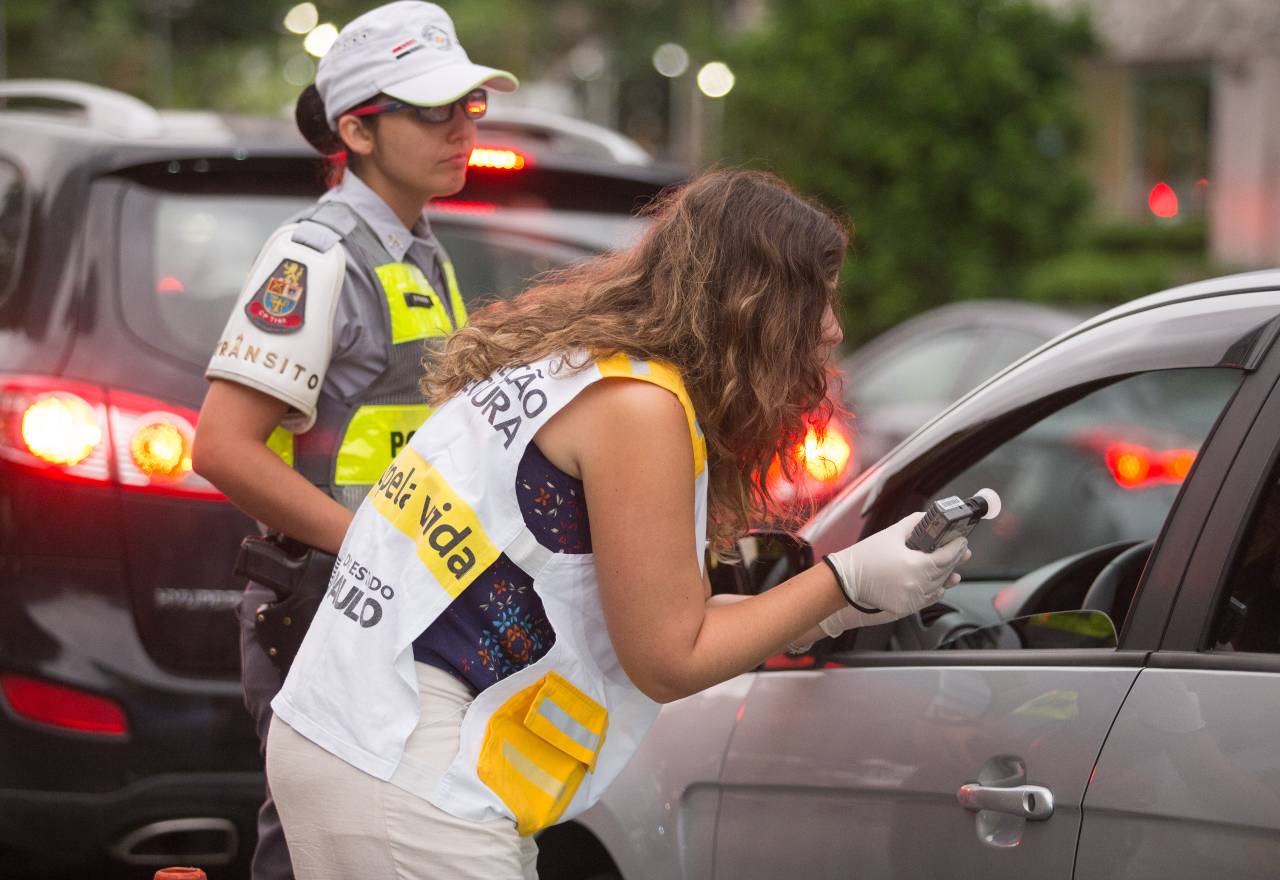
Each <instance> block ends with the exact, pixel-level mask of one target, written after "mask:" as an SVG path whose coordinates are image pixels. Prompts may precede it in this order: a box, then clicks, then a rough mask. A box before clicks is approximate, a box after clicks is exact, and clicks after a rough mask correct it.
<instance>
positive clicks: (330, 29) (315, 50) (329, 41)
mask: <svg viewBox="0 0 1280 880" xmlns="http://www.w3.org/2000/svg"><path fill="white" fill-rule="evenodd" d="M337 39H338V29H337V27H335V26H334V25H332V24H329V22H327V21H326V22H325V23H324V24H322V25H318V26H317V27H316V28H315V29H314V30H312V31H311V33H309V34H307V38H306V39H305V40H303V41H302V48H304V49H306V50H307V52H308V53H309V54H311V55H313V56H315V57H316V58H323V57H324V54H325V53H326V52H328V51H329V50H330V49H331V48H332V47H333V44H334V43H335V42H336V41H337Z"/></svg>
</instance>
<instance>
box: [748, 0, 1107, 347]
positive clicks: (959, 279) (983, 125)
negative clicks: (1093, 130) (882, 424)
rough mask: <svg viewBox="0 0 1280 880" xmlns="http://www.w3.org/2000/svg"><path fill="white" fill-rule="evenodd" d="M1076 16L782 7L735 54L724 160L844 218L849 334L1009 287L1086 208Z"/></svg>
mask: <svg viewBox="0 0 1280 880" xmlns="http://www.w3.org/2000/svg"><path fill="white" fill-rule="evenodd" d="M1092 45H1093V44H1092V37H1091V34H1090V30H1089V27H1088V25H1087V23H1086V22H1085V21H1084V20H1083V19H1075V20H1072V21H1064V20H1061V19H1059V18H1056V17H1055V16H1053V15H1052V14H1050V13H1049V12H1047V11H1045V10H1044V9H1043V8H1041V7H1039V6H1036V5H1034V4H1032V3H1030V2H1025V0H948V2H945V3H939V2H936V0H842V2H840V3H830V2H827V0H788V2H785V3H783V2H778V3H774V4H773V5H772V7H771V15H770V19H769V21H768V23H767V25H766V26H765V27H764V28H763V29H761V30H759V31H757V32H753V33H750V34H748V35H746V36H745V37H744V38H743V40H742V41H741V42H739V43H738V44H737V45H736V46H734V47H732V48H731V51H730V59H729V60H730V64H731V65H732V66H733V68H734V70H735V71H736V72H737V74H738V79H737V85H736V87H735V90H734V92H733V93H732V94H731V95H730V96H729V98H728V99H727V101H726V104H727V107H726V120H725V123H726V131H725V143H726V145H728V146H729V148H730V150H731V151H732V153H733V154H734V158H736V159H738V160H740V161H746V162H748V163H750V164H754V165H759V166H763V167H766V168H770V169H772V170H774V171H776V172H778V173H780V174H781V175H782V176H783V177H785V178H786V179H787V180H788V181H790V182H791V183H792V184H793V185H795V186H796V187H797V188H798V189H800V190H801V191H803V192H805V193H807V194H811V195H814V196H816V197H818V198H819V199H820V200H822V201H823V202H825V203H826V204H828V205H831V206H833V207H835V208H836V209H837V210H838V211H840V212H842V213H846V214H847V215H849V216H850V217H851V218H852V221H853V224H854V225H855V226H856V230H857V234H856V237H855V240H854V246H853V248H852V249H851V250H852V255H853V256H852V259H851V262H850V264H849V265H848V266H847V267H846V271H845V273H844V275H843V280H842V288H843V294H844V298H845V315H846V335H847V336H848V337H849V338H850V340H851V341H855V342H856V341H858V340H861V339H865V338H868V337H869V336H871V335H873V334H874V333H875V332H877V331H879V330H882V329H884V328H886V327H888V326H890V325H892V324H894V323H896V322H897V321H900V320H902V319H903V318H906V317H908V316H910V315H912V314H914V313H916V312H919V311H921V310H923V309H926V308H929V307H931V306H935V305H939V304H941V303H945V302H949V301H952V300H956V299H965V298H971V297H984V296H1010V295H1016V292H1017V291H1018V290H1019V288H1020V284H1021V281H1022V278H1023V276H1024V273H1025V271H1026V269H1027V267H1028V266H1030V265H1031V264H1033V263H1034V262H1035V261H1037V260H1040V259H1043V258H1045V257H1047V256H1049V255H1052V254H1054V253H1056V252H1059V251H1060V250H1062V249H1063V248H1064V247H1065V246H1066V244H1067V242H1068V241H1069V240H1070V236H1071V234H1072V232H1073V230H1074V227H1075V224H1076V222H1077V220H1078V218H1079V217H1080V215H1081V213H1082V211H1083V210H1084V208H1085V207H1086V204H1087V201H1088V192H1089V191H1088V188H1087V186H1086V184H1085V183H1084V181H1083V180H1082V179H1081V178H1080V176H1079V174H1078V172H1077V171H1076V170H1075V165H1074V163H1073V159H1074V157H1075V155H1076V154H1077V151H1078V149H1079V147H1080V143H1081V136H1082V130H1081V121H1080V119H1079V118H1078V114H1077V112H1076V110H1075V108H1074V106H1073V99H1074V82H1073V77H1072V74H1071V69H1072V64H1073V63H1074V61H1075V60H1076V59H1078V58H1080V57H1081V56H1083V55H1084V54H1085V53H1087V52H1088V51H1090V50H1091V48H1092Z"/></svg>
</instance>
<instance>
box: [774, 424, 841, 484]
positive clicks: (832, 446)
mask: <svg viewBox="0 0 1280 880" xmlns="http://www.w3.org/2000/svg"><path fill="white" fill-rule="evenodd" d="M789 458H790V462H789V463H790V464H791V465H792V466H793V473H794V476H793V477H792V478H791V479H787V477H786V476H785V475H784V474H783V471H782V461H781V460H780V459H779V458H778V457H776V456H775V457H774V459H773V461H772V462H771V463H770V465H769V470H768V472H767V473H766V474H765V482H766V484H767V485H768V487H769V491H770V493H771V494H773V496H774V497H775V498H777V499H778V500H780V501H782V502H784V503H786V502H791V501H794V500H796V499H797V498H802V497H804V496H811V497H818V498H824V497H826V496H827V495H829V494H830V493H831V492H832V491H834V490H835V489H837V488H839V487H840V486H841V485H842V484H843V483H844V481H845V480H846V479H847V478H848V476H849V472H850V469H851V467H852V464H853V441H852V440H850V439H849V434H848V431H847V429H846V428H845V427H844V426H843V425H842V424H840V423H839V422H837V421H836V420H835V419H832V420H831V421H829V422H828V423H827V427H826V432H825V433H824V434H822V435H821V436H819V433H818V429H817V428H816V427H815V426H813V425H809V427H808V430H807V431H806V432H805V438H804V442H803V443H798V444H796V445H795V446H794V447H792V449H791V451H790V453H789Z"/></svg>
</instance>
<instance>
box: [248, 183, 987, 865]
mask: <svg viewBox="0 0 1280 880" xmlns="http://www.w3.org/2000/svg"><path fill="white" fill-rule="evenodd" d="M845 246H846V236H845V233H844V231H843V230H842V228H841V226H840V224H839V223H837V222H836V221H834V220H833V219H832V218H831V217H830V216H829V215H828V214H827V213H825V212H824V211H822V210H821V209H819V208H818V207H816V206H814V205H812V204H810V203H808V202H806V201H804V200H802V199H800V198H799V197H797V196H796V195H795V194H793V193H792V192H791V191H790V190H789V189H788V188H787V187H786V186H785V185H784V184H783V183H782V182H781V181H780V180H778V179H777V178H775V177H772V176H769V175H765V174H758V173H749V172H734V171H722V172H716V173H712V174H708V175H706V176H703V177H701V178H699V179H697V180H695V181H693V182H692V183H690V184H688V185H687V186H686V187H684V188H683V189H682V190H679V191H677V192H676V193H674V194H672V195H670V196H668V197H667V198H666V199H665V200H664V201H663V202H662V204H661V205H660V206H659V207H658V209H657V210H656V211H655V212H654V213H653V215H652V222H651V225H650V227H649V229H648V231H647V232H646V234H645V235H644V237H643V238H642V239H641V241H640V242H639V243H638V244H636V245H635V246H634V247H632V248H631V249H629V250H626V251H622V252H618V253H615V254H611V255H606V256H603V257H600V258H597V259H596V260H594V261H591V262H588V263H585V264H580V265H578V266H576V267H573V268H569V269H566V270H563V271H562V273H561V274H559V275H558V276H556V277H555V278H553V279H552V280H550V281H548V282H547V283H544V284H542V285H541V286H538V287H535V288H533V289H531V290H529V291H527V292H525V293H524V294H522V295H521V296H520V297H518V298H517V299H516V300H515V301H514V302H509V303H500V304H496V305H493V306H489V307H487V308H486V309H484V310H482V311H481V312H479V313H478V314H477V315H476V316H474V317H473V319H472V323H471V325H470V326H469V327H466V328H464V329H462V330H460V331H459V332H458V333H456V334H455V335H454V336H452V337H451V338H450V340H449V342H448V343H447V347H446V349H445V350H444V351H443V352H435V353H433V354H430V355H428V357H427V360H426V367H427V370H426V374H425V378H424V379H423V387H424V389H425V390H426V392H427V396H428V399H429V400H430V401H431V402H432V403H433V404H435V405H437V406H438V407H439V408H438V409H437V410H436V411H435V413H434V414H433V415H432V417H431V421H430V423H429V425H430V430H429V431H426V430H424V431H420V432H419V433H417V434H416V435H415V436H414V437H413V439H412V440H411V441H410V442H409V444H408V445H407V447H406V448H405V449H404V450H403V451H401V452H400V453H399V454H398V455H397V456H396V458H395V460H394V461H393V462H392V463H391V465H390V467H388V468H387V470H386V471H385V473H383V474H382V476H381V477H380V478H379V480H378V481H377V483H376V484H375V486H374V487H373V489H372V490H371V491H370V493H369V495H368V497H367V498H366V500H365V501H364V503H363V504H362V505H361V506H360V509H359V510H358V511H357V513H356V516H355V519H354V521H353V523H352V526H351V529H350V530H349V531H348V532H347V536H346V538H345V540H344V541H343V544H342V549H341V551H340V554H339V559H338V565H337V567H336V569H335V574H334V580H333V582H332V584H331V586H330V589H329V592H328V594H327V596H326V599H325V601H324V602H323V603H322V604H321V607H320V610H319V611H318V612H317V614H316V618H315V621H314V622H313V624H312V626H311V629H310V631H309V632H308V634H307V637H306V639H305V641H304V642H303V644H302V647H301V650H300V651H299V653H298V657H297V660H296V661H295V663H294V665H293V668H292V670H291V671H290V673H289V677H288V680H287V681H286V682H285V685H284V687H283V688H282V689H281V691H280V694H279V695H278V696H277V697H276V699H275V701H274V703H273V704H272V706H273V708H274V710H275V717H274V720H273V721H272V723H271V730H270V734H269V737H268V744H267V774H268V778H269V780H270V783H271V788H272V791H273V792H275V795H276V797H277V801H278V804H279V808H280V816H281V819H282V821H283V822H284V827H285V832H286V834H287V835H288V837H289V842H290V845H291V846H292V847H293V851H294V854H295V866H296V867H297V869H298V875H299V876H300V877H302V878H307V880H310V878H339V877H355V876H360V877H387V878H390V877H427V876H431V877H449V878H456V880H466V878H477V880H479V878H485V880H498V878H516V877H526V878H528V877H534V876H536V874H535V871H536V868H535V862H536V854H537V848H536V846H535V845H534V843H533V838H532V835H533V834H535V833H536V832H537V831H539V830H540V829H542V828H545V827H547V826H548V825H551V824H554V823H556V822H559V821H563V820H565V819H567V818H569V817H571V816H573V815H576V814H578V813H580V812H581V811H582V810H585V809H586V808H587V807H588V806H590V805H591V804H592V803H593V802H594V801H596V800H597V799H598V798H599V797H600V795H601V794H602V792H603V791H604V790H605V788H606V787H607V786H608V785H609V784H610V782H611V781H612V780H613V779H614V778H615V777H616V776H617V774H618V773H619V771H621V770H622V768H623V767H624V766H625V764H626V763H627V761H628V760H629V759H630V758H631V756H632V755H633V754H634V753H635V750H636V748H637V746H638V744H639V742H640V740H641V738H642V737H643V736H644V734H645V731H646V730H647V728H648V727H649V725H650V723H651V722H652V721H653V719H654V717H655V716H656V714H657V712H658V706H659V703H663V702H667V701H670V700H675V699H679V698H681V697H683V696H686V695H688V694H692V693H695V692H697V691H699V690H702V689H703V688H707V687H710V686H711V685H713V684H715V683H717V682H721V681H724V680H726V679H728V678H730V677H732V676H735V675H738V674H740V673H742V672H746V671H748V670H750V669H752V668H754V667H755V666H757V665H758V664H760V663H761V662H762V661H763V660H765V659H766V658H767V657H769V656H770V655H773V654H776V653H778V652H780V651H781V650H783V649H784V647H786V646H788V645H789V644H794V643H796V642H804V641H812V640H814V639H815V638H817V637H819V636H821V635H823V634H827V635H835V634H837V633H839V632H841V631H843V630H844V629H847V628H850V627H853V626H859V625H863V624H866V623H869V622H874V623H879V622H883V621H887V620H892V619H894V618H895V617H898V616H901V615H905V614H908V613H911V612H912V611H914V610H917V609H919V608H922V607H924V606H925V605H928V604H930V603H932V602H934V601H935V600H936V599H937V598H938V597H939V596H940V595H941V593H942V590H943V589H944V587H946V586H947V585H948V584H950V583H953V582H954V581H955V579H956V578H955V576H953V575H952V569H953V568H954V566H955V565H956V564H957V563H958V562H959V561H960V559H961V558H962V556H963V555H964V554H965V552H966V549H965V543H964V541H963V539H957V540H956V541H954V542H952V543H951V544H948V545H946V546H944V547H943V548H941V549H939V550H937V551H935V552H934V553H932V554H925V553H921V552H917V551H915V550H911V549H908V548H907V546H906V540H907V538H908V536H909V534H910V532H911V528H912V526H913V525H914V524H915V523H916V521H917V520H918V519H919V516H920V515H919V514H916V515H913V516H911V517H907V518H906V519H904V520H902V521H901V522H899V523H897V524H896V525H894V526H892V527H890V528H888V529H886V530H885V531H883V532H880V533H878V534H876V535H873V536H871V537H870V538H868V539H867V540H865V541H862V542H860V543H858V544H856V545H854V546H852V547H848V548H846V549H844V550H841V551H839V552H837V553H834V554H832V555H831V556H830V557H828V558H827V560H826V562H825V564H819V565H817V566H815V567H813V568H811V569H809V570H807V571H805V572H803V573H801V574H799V575H797V576H796V577H794V578H792V579H791V580H789V581H787V582H785V583H783V584H781V585H779V586H777V587H775V588H774V589H772V590H770V591H768V592H767V593H764V594H762V595H759V596H752V597H739V598H740V599H741V601H737V602H734V603H732V604H724V603H721V602H711V601H709V593H710V589H709V587H708V585H707V583H706V581H705V577H704V572H703V569H702V566H703V550H704V546H705V544H706V541H707V539H708V538H710V540H711V543H712V544H713V546H714V547H715V548H716V549H718V550H720V551H722V552H723V551H726V550H730V549H731V548H732V547H733V542H734V539H735V538H736V537H737V536H738V535H741V534H742V533H743V532H744V531H745V530H746V527H747V525H748V524H749V523H753V522H760V521H762V520H764V519H767V518H769V516H770V514H773V513H776V509H775V505H774V502H773V499H771V498H770V496H769V494H768V489H767V486H766V483H765V481H764V479H763V475H764V474H765V473H766V471H767V470H768V466H769V463H770V461H771V460H772V458H773V457H774V456H775V455H776V454H778V453H783V452H785V451H786V450H788V449H790V448H792V447H793V446H794V445H795V444H796V443H797V442H799V440H800V438H801V437H802V436H803V434H804V431H805V427H806V423H805V415H806V414H807V413H809V412H810V411H812V410H814V409H815V408H818V407H820V406H821V405H822V402H823V401H824V399H825V394H826V385H827V372H826V370H827V359H828V355H829V354H830V352H831V350H832V348H833V347H834V346H835V345H836V344H838V343H839V341H840V339H841V332H840V327H839V324H838V323H837V322H836V319H835V315H834V311H833V305H834V297H835V289H836V288H835V284H836V276H837V273H838V272H839V270H840V266H841V263H842V261H843V258H844V251H845Z"/></svg>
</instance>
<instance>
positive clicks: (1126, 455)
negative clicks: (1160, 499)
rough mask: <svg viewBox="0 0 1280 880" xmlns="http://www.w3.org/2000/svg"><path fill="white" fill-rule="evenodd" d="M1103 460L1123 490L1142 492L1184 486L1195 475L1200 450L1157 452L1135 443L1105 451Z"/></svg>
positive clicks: (1119, 445)
mask: <svg viewBox="0 0 1280 880" xmlns="http://www.w3.org/2000/svg"><path fill="white" fill-rule="evenodd" d="M1103 457H1104V459H1105V460H1106V463H1107V470H1109V471H1110V472H1111V476H1112V478H1114V479H1115V481H1116V483H1117V484H1119V486H1120V487H1121V488H1123V489H1139V488H1142V487H1144V486H1154V485H1157V484H1166V485H1170V484H1172V485H1177V484H1178V483H1181V482H1182V481H1183V480H1185V479H1186V478H1187V474H1189V473H1190V472H1191V466H1192V465H1193V464H1194V463H1195V460H1196V450H1194V449H1166V450H1153V449H1148V448H1147V447H1145V446H1139V445H1137V444H1133V443H1113V444H1111V445H1110V446H1108V447H1107V448H1106V449H1105V450H1104V451H1103Z"/></svg>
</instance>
